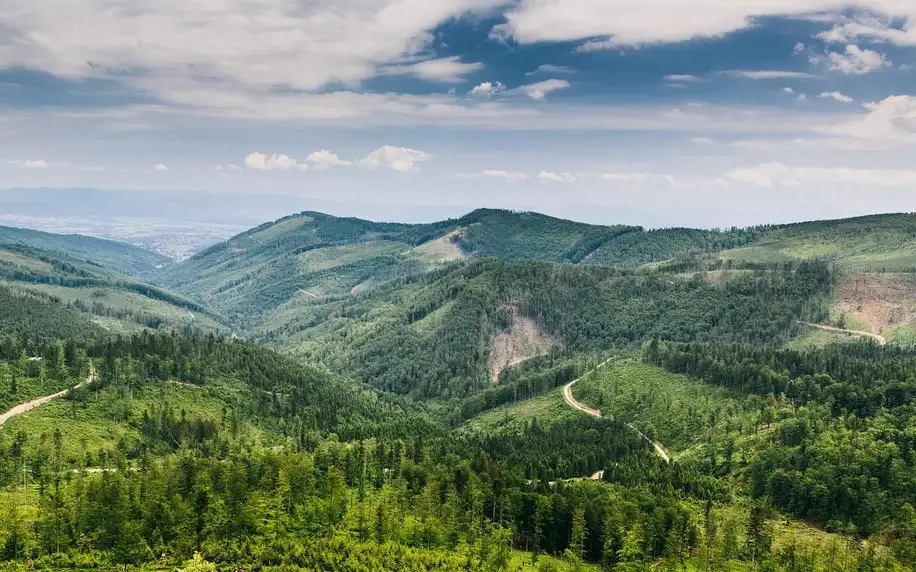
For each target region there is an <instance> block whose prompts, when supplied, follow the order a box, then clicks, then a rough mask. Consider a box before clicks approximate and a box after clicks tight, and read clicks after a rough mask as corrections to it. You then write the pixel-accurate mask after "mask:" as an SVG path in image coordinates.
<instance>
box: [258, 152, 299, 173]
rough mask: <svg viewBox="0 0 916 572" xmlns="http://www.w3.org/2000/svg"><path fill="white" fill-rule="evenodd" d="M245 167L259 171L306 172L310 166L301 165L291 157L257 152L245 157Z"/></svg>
mask: <svg viewBox="0 0 916 572" xmlns="http://www.w3.org/2000/svg"><path fill="white" fill-rule="evenodd" d="M245 166H246V167H248V168H249V169H257V170H259V171H289V170H290V169H299V170H302V171H305V170H307V169H308V165H305V164H299V162H298V161H296V160H295V159H294V158H292V157H290V156H289V155H282V154H280V155H266V154H264V153H257V152H255V153H251V154H249V155H248V156H247V157H245Z"/></svg>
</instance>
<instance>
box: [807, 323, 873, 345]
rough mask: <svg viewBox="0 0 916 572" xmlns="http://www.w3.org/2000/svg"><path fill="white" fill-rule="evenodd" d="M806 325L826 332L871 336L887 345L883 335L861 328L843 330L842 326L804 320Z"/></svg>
mask: <svg viewBox="0 0 916 572" xmlns="http://www.w3.org/2000/svg"><path fill="white" fill-rule="evenodd" d="M805 325H806V326H811V327H812V328H817V329H819V330H826V331H828V332H837V333H840V334H849V335H851V336H860V337H863V338H871V339H873V340H875V341H876V342H878V343H879V344H881V345H882V346H883V345H887V338H885V337H884V336H881V335H878V334H873V333H871V332H863V331H862V330H844V329H843V328H837V327H834V326H828V325H825V324H812V323H811V322H805Z"/></svg>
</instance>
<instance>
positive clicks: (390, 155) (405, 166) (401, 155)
mask: <svg viewBox="0 0 916 572" xmlns="http://www.w3.org/2000/svg"><path fill="white" fill-rule="evenodd" d="M432 158H433V157H432V155H430V154H429V153H426V152H424V151H418V150H417V149H410V148H408V147H392V146H391V145H385V146H384V147H379V148H378V149H376V150H375V151H373V152H372V153H369V155H367V156H366V158H365V159H363V160H362V161H360V162H359V164H360V165H362V166H364V167H367V168H370V169H374V168H378V167H383V168H387V169H391V170H393V171H398V172H401V173H409V172H411V171H416V170H418V169H417V166H416V165H417V163H423V162H425V161H429V160H430V159H432Z"/></svg>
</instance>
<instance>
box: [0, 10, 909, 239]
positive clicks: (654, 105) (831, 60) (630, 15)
mask: <svg viewBox="0 0 916 572" xmlns="http://www.w3.org/2000/svg"><path fill="white" fill-rule="evenodd" d="M5 4H7V5H9V6H7V7H6V8H5V9H4V11H3V13H0V30H2V31H3V33H2V34H0V177H2V179H3V181H5V182H4V183H2V186H4V187H38V186H57V187H71V186H83V187H98V188H112V189H123V190H124V192H126V193H127V192H131V191H136V190H140V189H145V190H150V189H162V190H207V191H224V192H226V193H227V197H228V196H229V193H232V194H233V196H238V193H245V194H247V195H248V196H250V197H251V201H252V202H253V203H256V201H257V196H258V194H261V193H274V194H289V195H294V196H297V197H301V200H302V204H303V208H308V206H309V203H310V201H312V202H314V203H316V204H318V203H320V204H327V203H328V201H330V202H332V203H335V204H338V205H339V208H337V209H336V210H337V211H338V212H339V213H340V214H350V213H352V214H358V215H360V216H367V217H372V216H373V215H374V214H377V215H378V216H385V217H386V218H397V215H396V214H394V215H393V214H391V213H397V212H398V207H399V206H403V208H404V212H405V213H424V212H426V213H429V215H428V216H430V217H432V216H439V215H445V214H460V213H461V212H464V211H467V210H470V209H473V208H475V207H478V206H497V207H506V208H515V209H531V210H539V211H543V212H549V213H554V214H558V215H561V216H570V217H573V218H577V219H581V220H589V221H593V222H630V223H640V224H645V225H647V226H667V225H688V224H689V225H698V226H728V225H733V224H734V225H743V224H750V223H757V222H765V221H789V220H800V219H810V218H819V217H834V216H845V215H854V214H862V213H867V212H882V211H901V210H908V211H912V210H916V172H914V171H913V163H912V157H913V156H914V150H916V4H914V3H913V2H912V1H911V0H863V1H862V2H860V3H859V4H858V5H853V6H850V5H847V4H846V3H844V2H836V1H833V0H792V1H789V0H733V1H732V2H729V3H727V4H723V3H722V2H720V1H718V0H680V1H677V0H642V1H641V2H638V3H637V2H632V1H630V0H526V1H521V2H519V1H508V2H507V1H499V0H337V1H335V2H333V3H330V2H325V1H322V0H284V1H281V2H277V1H276V0H195V1H193V2H189V1H187V0H79V1H75V2H72V1H71V2H64V1H63V0H48V1H47V2H34V0H7V2H6V3H5ZM0 192H2V191H0ZM374 205H375V206H374ZM378 205H384V206H385V208H384V209H381V208H380V207H378ZM417 216H423V215H416V214H411V215H407V214H405V217H404V218H405V219H406V218H416V217H417Z"/></svg>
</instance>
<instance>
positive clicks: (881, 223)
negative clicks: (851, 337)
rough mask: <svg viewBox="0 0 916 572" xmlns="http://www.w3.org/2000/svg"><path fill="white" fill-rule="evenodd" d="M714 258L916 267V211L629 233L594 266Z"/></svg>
mask: <svg viewBox="0 0 916 572" xmlns="http://www.w3.org/2000/svg"><path fill="white" fill-rule="evenodd" d="M697 257H700V258H709V259H713V260H723V261H731V262H788V261H793V260H811V259H822V260H828V261H831V262H833V263H835V264H837V265H838V266H840V267H842V268H845V269H849V270H856V271H879V272H883V271H889V270H914V269H916V214H905V213H901V214H886V215H871V216H864V217H856V218H849V219H839V220H826V221H812V222H802V223H795V224H785V225H763V226H756V227H751V228H745V229H737V228H736V229H728V230H698V229H686V228H672V229H659V230H651V231H647V232H636V233H628V234H625V235H622V236H619V237H616V238H614V239H612V240H610V241H608V242H606V243H605V244H603V245H602V246H601V247H600V248H598V249H596V250H595V251H594V252H593V253H592V254H591V255H589V256H588V257H587V259H586V262H587V263H589V264H610V265H614V266H624V267H633V266H641V265H646V264H651V263H659V262H668V261H678V260H685V259H692V258H697Z"/></svg>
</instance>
